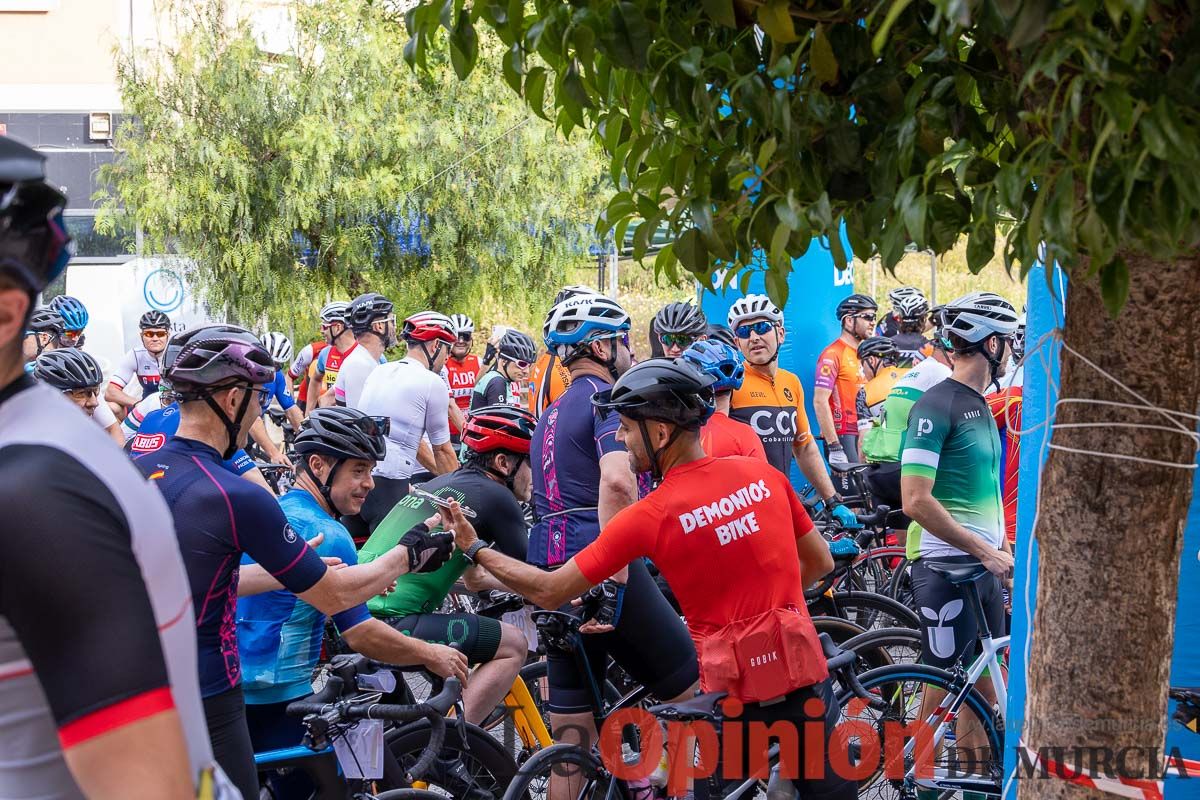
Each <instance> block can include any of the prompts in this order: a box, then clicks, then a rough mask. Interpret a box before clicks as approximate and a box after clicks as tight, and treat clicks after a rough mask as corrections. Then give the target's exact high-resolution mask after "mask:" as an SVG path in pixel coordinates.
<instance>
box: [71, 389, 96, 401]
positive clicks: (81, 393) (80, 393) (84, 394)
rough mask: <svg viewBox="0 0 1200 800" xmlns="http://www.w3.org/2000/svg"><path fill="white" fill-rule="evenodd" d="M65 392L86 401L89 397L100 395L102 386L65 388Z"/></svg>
mask: <svg viewBox="0 0 1200 800" xmlns="http://www.w3.org/2000/svg"><path fill="white" fill-rule="evenodd" d="M63 394H69V395H71V397H73V398H74V399H76V400H79V401H84V400H87V399H88V398H89V397H98V396H99V395H100V387H99V386H89V387H87V388H84V389H63Z"/></svg>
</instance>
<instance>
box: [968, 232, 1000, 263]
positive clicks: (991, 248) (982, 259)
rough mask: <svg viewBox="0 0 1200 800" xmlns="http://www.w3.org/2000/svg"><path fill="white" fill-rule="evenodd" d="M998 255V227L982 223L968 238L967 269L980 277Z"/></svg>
mask: <svg viewBox="0 0 1200 800" xmlns="http://www.w3.org/2000/svg"><path fill="white" fill-rule="evenodd" d="M995 255H996V226H995V225H993V224H992V223H990V222H981V223H979V224H978V225H976V226H975V227H974V228H972V229H971V233H970V234H969V235H968V236H967V268H968V269H969V270H971V272H972V273H974V274H976V275H978V274H979V272H980V270H982V269H983V268H984V267H986V266H987V265H988V262H990V261H991V260H992V258H993V257H994V256H995Z"/></svg>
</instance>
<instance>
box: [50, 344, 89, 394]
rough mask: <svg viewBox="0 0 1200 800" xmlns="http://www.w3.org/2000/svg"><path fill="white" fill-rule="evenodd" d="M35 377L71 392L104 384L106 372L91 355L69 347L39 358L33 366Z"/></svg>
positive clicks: (56, 387) (52, 351)
mask: <svg viewBox="0 0 1200 800" xmlns="http://www.w3.org/2000/svg"><path fill="white" fill-rule="evenodd" d="M33 377H35V378H37V379H38V380H39V381H42V382H43V383H47V384H49V385H51V386H53V387H54V388H55V389H59V390H61V391H64V392H69V391H71V390H73V389H91V388H94V387H96V386H99V385H100V384H101V383H103V382H104V371H103V370H101V369H100V362H99V361H97V360H96V359H95V358H94V357H93V356H92V355H91V354H89V353H85V352H84V351H82V350H76V349H75V348H73V347H68V348H64V349H62V350H51V351H50V352H49V353H42V354H41V355H40V356H38V357H37V361H35V362H34V365H33Z"/></svg>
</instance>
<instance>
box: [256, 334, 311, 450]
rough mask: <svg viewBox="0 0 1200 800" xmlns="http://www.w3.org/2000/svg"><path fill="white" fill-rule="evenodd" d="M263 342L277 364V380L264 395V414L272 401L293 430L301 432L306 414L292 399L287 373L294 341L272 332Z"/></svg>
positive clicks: (272, 382) (263, 338)
mask: <svg viewBox="0 0 1200 800" xmlns="http://www.w3.org/2000/svg"><path fill="white" fill-rule="evenodd" d="M262 342H263V346H264V347H266V348H267V352H269V353H270V354H271V360H272V361H274V362H275V380H273V381H271V383H270V385H269V386H268V387H267V388H268V390H269V392H268V393H267V394H265V395H263V398H262V413H264V414H265V413H267V409H268V408H269V407H270V406H271V401H272V400H274V401H275V402H277V403H279V407H280V409H282V410H283V413H284V414H285V415H286V416H287V421H288V422H289V423H291V426H292V430H294V431H299V430H300V423H302V422H304V412H303V411H301V410H300V406H298V405H296V401H295V400H294V399H292V386H291V384H292V381H291V379H290V378H289V377H288V371H287V366H288V364H290V363H291V360H292V341H291V339H288V337H287V336H285V335H284V334H282V333H279V332H278V331H272V332H271V333H268V334H265V335H264V336H263V337H262Z"/></svg>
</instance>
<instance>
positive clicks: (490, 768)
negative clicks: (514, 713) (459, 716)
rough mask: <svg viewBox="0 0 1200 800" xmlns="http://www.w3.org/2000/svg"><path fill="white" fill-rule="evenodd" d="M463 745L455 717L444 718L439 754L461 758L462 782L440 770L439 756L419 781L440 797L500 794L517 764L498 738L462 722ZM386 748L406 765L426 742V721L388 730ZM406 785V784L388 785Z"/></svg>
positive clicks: (449, 758)
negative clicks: (442, 738) (464, 740)
mask: <svg viewBox="0 0 1200 800" xmlns="http://www.w3.org/2000/svg"><path fill="white" fill-rule="evenodd" d="M465 728H466V746H465V747H464V745H463V734H462V730H463V728H462V726H460V725H459V723H458V722H457V721H455V720H446V743H445V744H444V745H443V746H442V756H444V757H446V759H447V760H450V761H454V762H461V763H462V765H463V767H464V768H465V774H464V775H463V777H464V778H465V779H466V780H465V783H464V782H460V781H457V780H454V779H453V778H452V777H451V776H447V775H445V774H440V773H441V772H442V771H443V770H442V769H441V766H440V762H441V761H442V758H441V757H439V759H438V761H435V762H434V766H433V769H431V770H430V774H428V775H424V776H421V782H423V783H426V784H428V787H427V788H428V789H429V790H430V791H432V792H434V793H435V794H437V795H439V796H441V797H456V798H461V797H464V796H466V795H468V794H480V793H482V792H488V793H490V794H491V795H492V796H493V797H500V795H501V794H503V793H504V787H505V786H507V785H508V784H509V782H510V781H511V780H512V778H513V775H515V774H516V772H517V764H516V762H515V761H514V760H513V757H512V756H511V755H509V754H508V753H507V752H506V751H505V750H504V747H503V746H501V744H500V743H499V742H497V741H496V740H495V739H493V738H492V737H491V736H489V735H488V734H487V732H486V731H484V730H482V729H481V728H479V727H478V726H475V725H466V726H465ZM386 742H387V746H388V749H389V750H390V751H391V753H392V755H393V756H395V757H396V760H397V761H399V762H400V764H401V766H403V767H404V768H406V769H407V768H408V767H410V766H412V764H414V763H415V762H416V760H417V759H418V758H419V757H420V755H421V753H422V751H424V749H425V746H426V745H427V744H429V722H428V720H421V721H420V722H414V723H410V724H408V725H405V726H403V727H402V728H398V729H395V730H392V731H389V732H388V734H387V737H386ZM388 788H394V789H398V788H408V787H398V786H393V787H388Z"/></svg>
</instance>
